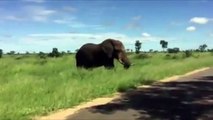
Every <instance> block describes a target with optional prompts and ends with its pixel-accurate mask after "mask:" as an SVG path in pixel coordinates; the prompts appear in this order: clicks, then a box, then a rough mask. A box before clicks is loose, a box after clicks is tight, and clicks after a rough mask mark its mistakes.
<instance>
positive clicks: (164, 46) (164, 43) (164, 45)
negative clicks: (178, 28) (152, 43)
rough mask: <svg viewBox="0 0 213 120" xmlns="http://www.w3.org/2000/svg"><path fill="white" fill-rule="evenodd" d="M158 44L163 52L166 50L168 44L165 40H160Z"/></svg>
mask: <svg viewBox="0 0 213 120" xmlns="http://www.w3.org/2000/svg"><path fill="white" fill-rule="evenodd" d="M160 44H161V46H162V48H163V51H164V49H165V48H167V46H168V42H167V41H165V40H161V41H160Z"/></svg>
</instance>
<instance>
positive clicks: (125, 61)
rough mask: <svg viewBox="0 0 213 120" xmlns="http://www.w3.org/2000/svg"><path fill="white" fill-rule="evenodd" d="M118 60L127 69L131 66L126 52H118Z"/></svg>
mask: <svg viewBox="0 0 213 120" xmlns="http://www.w3.org/2000/svg"><path fill="white" fill-rule="evenodd" d="M118 61H119V62H120V63H121V64H123V66H124V68H126V69H128V68H129V67H130V66H131V63H130V61H129V59H128V58H127V56H126V54H120V55H119V57H118Z"/></svg>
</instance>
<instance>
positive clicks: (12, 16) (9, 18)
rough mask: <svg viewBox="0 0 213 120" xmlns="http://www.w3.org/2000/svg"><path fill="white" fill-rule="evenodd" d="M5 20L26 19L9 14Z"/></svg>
mask: <svg viewBox="0 0 213 120" xmlns="http://www.w3.org/2000/svg"><path fill="white" fill-rule="evenodd" d="M4 19H5V20H12V21H23V20H24V19H23V18H21V17H18V16H14V15H8V16H5V17H4Z"/></svg>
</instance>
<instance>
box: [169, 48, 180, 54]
mask: <svg viewBox="0 0 213 120" xmlns="http://www.w3.org/2000/svg"><path fill="white" fill-rule="evenodd" d="M167 51H168V53H178V52H180V49H179V48H168V49H167Z"/></svg>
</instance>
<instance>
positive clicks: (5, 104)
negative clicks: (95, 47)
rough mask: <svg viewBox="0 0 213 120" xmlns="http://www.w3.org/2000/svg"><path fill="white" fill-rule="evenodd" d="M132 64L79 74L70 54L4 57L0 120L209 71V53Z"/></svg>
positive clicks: (0, 63) (155, 57)
mask: <svg viewBox="0 0 213 120" xmlns="http://www.w3.org/2000/svg"><path fill="white" fill-rule="evenodd" d="M129 57H130V60H131V61H132V63H134V64H135V65H134V66H132V67H131V68H130V69H128V70H126V69H123V67H122V66H121V65H120V64H119V63H117V62H116V68H115V69H113V70H106V69H104V68H102V67H101V68H97V69H93V70H84V69H83V70H77V69H76V67H75V59H74V55H66V56H63V57H61V58H47V59H40V58H39V57H38V56H33V55H32V56H28V57H23V58H22V57H17V56H13V57H12V56H4V57H3V58H2V59H0V76H1V77H0V120H3V119H11V120H14V119H16V120H19V119H20V120H23V119H30V118H32V117H33V116H37V115H45V114H47V113H49V112H51V111H54V110H57V109H60V108H68V107H72V106H74V105H78V104H79V103H81V102H84V101H88V100H91V99H94V98H97V97H100V96H105V95H111V94H112V93H114V92H116V91H124V90H126V89H128V88H131V87H134V86H137V85H141V84H149V83H151V82H153V81H156V80H159V79H162V78H165V77H168V76H172V75H176V74H183V73H186V72H188V71H192V70H194V69H198V68H202V67H207V66H213V55H212V54H211V53H207V52H206V53H196V54H195V55H194V56H192V57H188V58H182V53H180V54H178V55H171V56H170V55H167V56H166V54H165V53H152V54H149V56H148V58H146V59H145V58H143V57H142V58H141V56H135V55H129Z"/></svg>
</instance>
